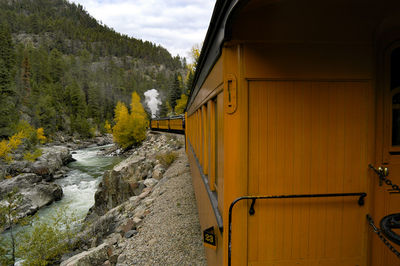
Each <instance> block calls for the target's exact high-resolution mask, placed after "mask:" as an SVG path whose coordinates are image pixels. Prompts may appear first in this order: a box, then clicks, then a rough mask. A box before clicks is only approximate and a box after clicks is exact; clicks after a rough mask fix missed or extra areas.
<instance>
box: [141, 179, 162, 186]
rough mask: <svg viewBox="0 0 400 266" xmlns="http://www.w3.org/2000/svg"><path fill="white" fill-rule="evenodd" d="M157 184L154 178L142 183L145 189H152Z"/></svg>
mask: <svg viewBox="0 0 400 266" xmlns="http://www.w3.org/2000/svg"><path fill="white" fill-rule="evenodd" d="M157 183H158V180H157V179H155V178H149V179H146V180H144V182H143V184H144V185H145V186H146V187H154V186H155V185H156V184H157Z"/></svg>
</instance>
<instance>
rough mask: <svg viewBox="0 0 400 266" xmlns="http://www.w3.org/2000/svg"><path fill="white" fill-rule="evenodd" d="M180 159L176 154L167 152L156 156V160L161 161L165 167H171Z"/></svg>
mask: <svg viewBox="0 0 400 266" xmlns="http://www.w3.org/2000/svg"><path fill="white" fill-rule="evenodd" d="M177 157H178V155H177V154H176V153H175V152H165V153H161V154H158V155H157V156H156V159H157V160H159V161H160V163H161V164H162V165H164V166H165V167H169V166H170V165H171V164H172V163H173V162H174V161H175V160H176V158H177Z"/></svg>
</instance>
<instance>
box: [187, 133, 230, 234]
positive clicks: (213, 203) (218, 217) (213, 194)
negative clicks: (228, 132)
mask: <svg viewBox="0 0 400 266" xmlns="http://www.w3.org/2000/svg"><path fill="white" fill-rule="evenodd" d="M188 144H189V149H190V151H191V152H192V154H193V157H194V159H195V161H196V166H197V168H198V169H199V172H200V176H201V179H202V180H203V183H204V187H205V189H206V191H207V194H208V198H209V199H210V203H211V206H212V209H213V211H214V215H215V219H216V220H217V224H218V229H219V231H220V232H221V234H222V233H223V230H224V226H223V224H224V223H223V220H222V215H221V213H220V212H219V210H218V197H217V194H216V192H215V191H211V189H210V184H209V182H208V179H207V177H206V176H205V175H204V173H203V168H202V167H201V165H200V162H199V159H198V158H197V156H196V153H195V152H194V150H193V147H192V144H191V143H190V141H189V140H188Z"/></svg>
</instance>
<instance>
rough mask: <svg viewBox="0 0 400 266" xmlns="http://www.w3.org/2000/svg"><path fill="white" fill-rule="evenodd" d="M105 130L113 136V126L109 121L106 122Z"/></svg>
mask: <svg viewBox="0 0 400 266" xmlns="http://www.w3.org/2000/svg"><path fill="white" fill-rule="evenodd" d="M104 129H105V130H106V132H107V133H108V134H112V129H111V125H110V123H109V122H108V120H106V122H105V123H104Z"/></svg>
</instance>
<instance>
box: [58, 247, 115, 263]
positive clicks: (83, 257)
mask: <svg viewBox="0 0 400 266" xmlns="http://www.w3.org/2000/svg"><path fill="white" fill-rule="evenodd" d="M111 255H112V247H111V246H110V245H108V244H107V243H104V244H102V245H100V246H98V247H96V248H92V249H89V250H88V251H85V252H82V253H79V254H77V255H75V256H73V257H71V258H69V259H68V260H66V261H63V262H62V263H61V264H60V265H61V266H92V265H102V264H103V263H104V262H105V261H106V260H108V258H109V256H111Z"/></svg>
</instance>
